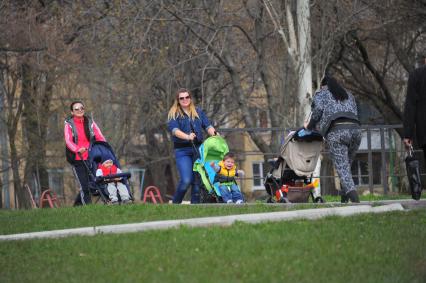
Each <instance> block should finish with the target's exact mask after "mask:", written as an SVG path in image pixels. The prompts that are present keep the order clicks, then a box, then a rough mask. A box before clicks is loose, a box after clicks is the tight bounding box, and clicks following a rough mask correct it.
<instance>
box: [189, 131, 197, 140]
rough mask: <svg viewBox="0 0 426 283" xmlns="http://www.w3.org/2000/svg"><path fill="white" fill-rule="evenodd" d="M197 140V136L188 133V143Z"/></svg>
mask: <svg viewBox="0 0 426 283" xmlns="http://www.w3.org/2000/svg"><path fill="white" fill-rule="evenodd" d="M196 138H197V135H196V134H195V133H190V134H189V135H188V140H189V141H193V140H194V139H196Z"/></svg>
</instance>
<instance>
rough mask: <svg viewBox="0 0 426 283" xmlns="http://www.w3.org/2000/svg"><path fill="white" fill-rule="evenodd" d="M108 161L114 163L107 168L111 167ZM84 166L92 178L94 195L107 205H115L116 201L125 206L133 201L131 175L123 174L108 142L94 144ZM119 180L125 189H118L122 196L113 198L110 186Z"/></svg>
mask: <svg viewBox="0 0 426 283" xmlns="http://www.w3.org/2000/svg"><path fill="white" fill-rule="evenodd" d="M106 161H112V164H111V167H109V168H108V167H106V166H109V165H110V162H106ZM103 163H105V165H106V166H105V168H104V170H102V164H103ZM107 163H108V165H107ZM84 164H85V167H86V170H87V171H88V174H89V177H90V178H89V187H90V191H91V193H92V195H94V196H99V197H100V198H101V199H102V201H103V202H104V203H105V204H108V203H110V202H111V203H113V202H114V201H118V202H120V201H121V203H123V204H124V203H129V202H131V201H132V200H133V196H132V193H131V191H130V188H129V182H128V180H129V179H130V177H131V174H130V173H129V172H121V170H120V167H121V166H120V163H119V161H118V159H117V157H116V156H115V154H114V151H113V149H112V148H111V146H110V145H109V144H108V143H107V142H100V141H96V142H94V143H93V144H92V145H91V147H90V149H89V158H88V160H87V162H86V161H85V162H84ZM99 169H101V172H99ZM101 173H102V175H101ZM107 173H108V174H107ZM118 179H120V183H121V184H122V185H123V186H124V187H122V186H120V187H119V188H118V190H119V193H120V194H118V195H117V194H115V197H113V196H111V194H110V193H109V190H108V185H109V184H111V183H112V184H113V183H114V182H117V180H118ZM124 189H125V190H126V191H124Z"/></svg>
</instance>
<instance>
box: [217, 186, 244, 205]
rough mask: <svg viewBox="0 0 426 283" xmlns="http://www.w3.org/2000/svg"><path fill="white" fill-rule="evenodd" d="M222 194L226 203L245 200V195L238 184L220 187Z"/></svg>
mask: <svg viewBox="0 0 426 283" xmlns="http://www.w3.org/2000/svg"><path fill="white" fill-rule="evenodd" d="M219 190H220V194H221V195H222V199H223V202H224V203H227V202H228V201H232V202H237V200H241V201H242V200H243V195H242V194H241V191H240V189H239V188H238V185H237V184H232V185H230V186H229V185H228V186H227V185H219Z"/></svg>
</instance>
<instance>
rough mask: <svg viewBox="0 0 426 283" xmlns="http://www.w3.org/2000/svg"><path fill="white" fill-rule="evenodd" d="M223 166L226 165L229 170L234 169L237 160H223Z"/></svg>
mask: <svg viewBox="0 0 426 283" xmlns="http://www.w3.org/2000/svg"><path fill="white" fill-rule="evenodd" d="M223 164H224V165H225V168H226V169H228V170H229V169H232V167H234V164H235V160H234V159H233V158H226V159H225V160H223Z"/></svg>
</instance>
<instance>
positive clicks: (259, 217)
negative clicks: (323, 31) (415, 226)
mask: <svg viewBox="0 0 426 283" xmlns="http://www.w3.org/2000/svg"><path fill="white" fill-rule="evenodd" d="M407 203H408V202H407ZM410 203H411V202H410ZM423 203H424V205H426V201H425V202H423ZM376 204H377V203H374V205H371V204H363V203H361V204H357V205H344V206H340V207H327V208H315V209H303V210H293V211H281V212H268V213H253V214H239V215H229V216H216V217H203V218H191V219H180V220H165V221H151V222H142V223H132V224H119V225H106V226H94V227H83V228H74V229H64V230H53V231H43V232H32V233H22V234H12V235H0V241H11V240H28V239H43V238H63V237H70V236H94V235H98V234H110V233H113V234H118V233H134V232H143V231H148V230H164V229H172V228H179V227H180V226H182V225H184V226H189V227H206V226H230V225H232V224H234V223H235V222H236V221H240V222H245V223H261V222H275V221H286V220H295V219H318V218H323V217H327V216H351V215H356V214H362V213H382V212H389V211H403V210H404V207H403V205H402V204H401V202H396V201H395V202H392V203H386V204H384V205H378V206H377V205H376Z"/></svg>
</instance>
